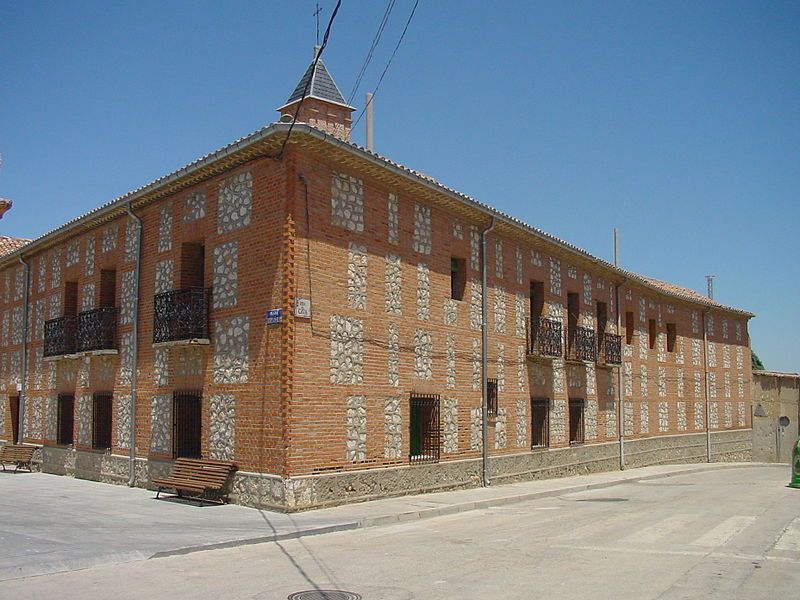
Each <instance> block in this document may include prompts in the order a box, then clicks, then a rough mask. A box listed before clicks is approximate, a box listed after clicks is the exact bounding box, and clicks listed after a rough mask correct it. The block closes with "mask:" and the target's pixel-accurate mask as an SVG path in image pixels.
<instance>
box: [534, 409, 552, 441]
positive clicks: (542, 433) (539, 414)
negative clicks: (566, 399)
mask: <svg viewBox="0 0 800 600" xmlns="http://www.w3.org/2000/svg"><path fill="white" fill-rule="evenodd" d="M549 445H550V400H548V399H547V398H532V399H531V448H546V447H547V446H549Z"/></svg>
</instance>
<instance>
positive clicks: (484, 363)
mask: <svg viewBox="0 0 800 600" xmlns="http://www.w3.org/2000/svg"><path fill="white" fill-rule="evenodd" d="M495 224H496V222H495V219H494V217H492V222H491V224H490V225H489V227H487V228H486V229H484V230H483V231H481V378H482V380H481V434H482V436H483V442H482V443H481V452H482V457H483V486H484V487H488V486H489V485H491V480H490V477H489V387H488V379H487V377H488V376H489V326H488V321H489V301H488V296H489V281H488V280H489V276H488V273H487V266H486V262H487V261H486V236H487V234H488V233H489V232H490V231H491V230H492V229H494V226H495Z"/></svg>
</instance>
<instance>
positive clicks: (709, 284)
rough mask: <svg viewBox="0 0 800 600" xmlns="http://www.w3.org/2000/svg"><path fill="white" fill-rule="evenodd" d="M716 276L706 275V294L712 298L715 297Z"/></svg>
mask: <svg viewBox="0 0 800 600" xmlns="http://www.w3.org/2000/svg"><path fill="white" fill-rule="evenodd" d="M714 277H716V275H706V289H707V294H706V295H707V296H708V297H709V298H711V299H712V300H713V299H714Z"/></svg>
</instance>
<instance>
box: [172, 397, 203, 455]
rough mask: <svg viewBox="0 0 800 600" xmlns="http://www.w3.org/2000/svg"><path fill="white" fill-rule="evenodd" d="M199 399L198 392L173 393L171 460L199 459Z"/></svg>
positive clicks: (200, 430) (200, 415)
mask: <svg viewBox="0 0 800 600" xmlns="http://www.w3.org/2000/svg"><path fill="white" fill-rule="evenodd" d="M201 397H202V395H201V393H200V392H175V393H174V394H173V396H172V456H173V458H181V457H182V458H200V440H201V436H202V410H201V402H200V399H201Z"/></svg>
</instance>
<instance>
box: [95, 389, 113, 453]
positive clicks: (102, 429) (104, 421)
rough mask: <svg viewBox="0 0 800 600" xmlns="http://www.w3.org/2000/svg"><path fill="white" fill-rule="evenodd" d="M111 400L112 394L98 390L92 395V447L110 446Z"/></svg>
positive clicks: (103, 448) (104, 448)
mask: <svg viewBox="0 0 800 600" xmlns="http://www.w3.org/2000/svg"><path fill="white" fill-rule="evenodd" d="M111 402H112V395H111V394H110V393H108V392H99V393H96V394H94V395H93V396H92V448H94V449H96V450H107V449H108V448H111V414H112V413H111Z"/></svg>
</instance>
